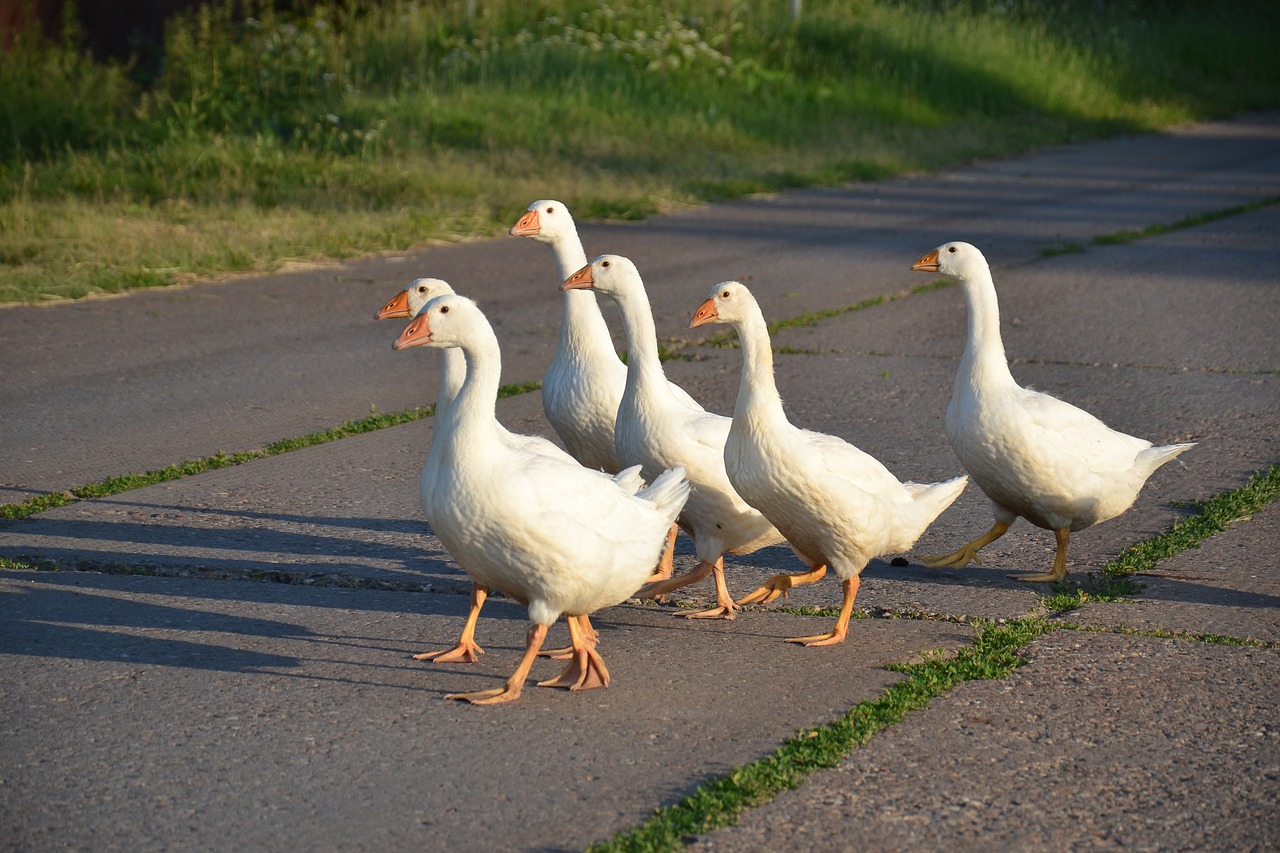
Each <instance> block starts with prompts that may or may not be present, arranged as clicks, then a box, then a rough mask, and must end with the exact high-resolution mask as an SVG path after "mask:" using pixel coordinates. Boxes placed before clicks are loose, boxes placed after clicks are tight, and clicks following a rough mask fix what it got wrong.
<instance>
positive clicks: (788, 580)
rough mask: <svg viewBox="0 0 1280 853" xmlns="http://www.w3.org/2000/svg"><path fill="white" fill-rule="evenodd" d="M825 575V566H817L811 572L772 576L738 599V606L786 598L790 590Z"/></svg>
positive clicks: (766, 602)
mask: <svg viewBox="0 0 1280 853" xmlns="http://www.w3.org/2000/svg"><path fill="white" fill-rule="evenodd" d="M826 573H827V567H826V566H818V567H817V568H815V569H813V570H812V571H808V572H798V573H796V574H794V575H774V576H773V577H771V578H769V579H768V580H767V581H765V582H764V585H763V586H761V587H760V588H759V589H756V590H755V591H753V592H750V593H748V594H747V595H745V596H743V597H742V598H739V599H738V604H739V605H742V604H768V603H769V602H770V601H773V600H775V599H776V598H778V596H782V597H783V598H786V597H787V596H788V595H789V594H790V593H791V590H792V588H794V587H797V586H804V585H805V584H807V583H813V582H815V581H818V580H821V579H822V576H823V575H825V574H826Z"/></svg>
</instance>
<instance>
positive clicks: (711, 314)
mask: <svg viewBox="0 0 1280 853" xmlns="http://www.w3.org/2000/svg"><path fill="white" fill-rule="evenodd" d="M754 301H755V299H754V297H752V295H751V291H749V290H747V287H746V285H744V284H743V283H742V282H740V281H722V282H720V283H719V284H717V285H716V286H715V287H713V288H711V295H710V296H708V297H707V301H706V302H703V303H702V304H701V305H700V306H698V310H697V311H695V312H694V315H693V319H692V320H690V321H689V328H690V329H692V328H694V327H696V326H701V325H703V324H704V323H729V324H731V325H735V326H736V325H737V324H738V323H740V322H741V321H742V320H744V319H745V318H746V316H747V310H748V309H749V307H750V305H751V303H753V302H754Z"/></svg>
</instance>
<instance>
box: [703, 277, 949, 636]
mask: <svg viewBox="0 0 1280 853" xmlns="http://www.w3.org/2000/svg"><path fill="white" fill-rule="evenodd" d="M704 323H728V324H729V325H731V326H733V328H734V329H735V330H737V332H738V338H739V340H740V341H741V342H742V379H741V381H740V383H739V385H738V402H737V405H736V406H735V408H734V410H733V425H732V426H731V427H729V439H728V441H727V442H726V443H725V446H724V464H725V470H726V471H728V474H729V482H731V483H732V484H733V488H734V489H735V490H737V492H738V494H740V495H742V497H743V499H744V500H746V502H747V503H749V504H751V505H752V506H753V507H755V508H756V509H758V510H760V512H762V513H763V514H764V516H765V518H767V519H769V521H771V522H773V523H774V524H775V525H776V526H777V528H778V530H780V531H781V532H782V534H783V535H784V536H786V537H787V541H788V542H789V543H791V547H792V549H794V550H795V552H796V553H797V554H798V555H799V556H800V558H801V559H802V560H804V561H805V562H806V563H808V565H809V568H810V571H808V572H804V573H801V574H797V575H776V576H774V577H773V578H771V579H770V580H769V582H768V583H766V584H765V585H764V586H762V587H760V589H758V590H756V591H755V592H753V593H752V594H751V595H748V596H747V597H746V598H744V599H742V600H743V602H749V601H758V602H760V603H767V602H769V601H772V600H773V599H775V598H777V597H778V596H779V595H784V596H785V595H786V594H787V591H788V590H790V589H791V588H792V587H794V586H798V585H799V584H802V583H812V582H813V581H816V580H818V579H819V578H821V577H822V576H823V574H825V573H826V570H827V566H830V567H831V568H832V569H834V570H835V573H836V576H837V577H839V578H840V585H841V591H842V593H843V601H842V602H841V605H840V615H839V616H838V617H837V618H836V624H835V627H834V628H833V629H832V630H831V631H830V633H826V634H817V635H814V636H810V637H793V638H791V639H790V640H788V642H792V643H801V644H803V645H806V646H829V645H834V644H835V643H839V642H842V641H843V640H844V638H845V636H846V634H847V632H848V627H849V617H850V616H851V615H852V613H853V600H854V597H855V596H857V594H858V579H859V576H860V575H861V573H862V570H863V569H864V568H865V567H866V565H867V562H868V561H869V560H870V559H871V558H872V557H878V556H880V555H881V554H892V553H896V552H900V551H906V550H908V549H909V548H910V547H911V546H912V545H913V544H915V541H916V539H917V538H918V537H919V536H920V534H922V533H923V532H924V531H925V528H927V527H928V526H929V525H930V524H931V523H933V520H934V519H935V518H937V517H938V515H939V514H941V513H942V511H943V510H945V509H946V508H947V507H949V506H950V505H951V503H952V501H954V500H955V499H956V498H957V497H958V496H959V495H960V492H962V491H963V490H964V487H965V483H966V482H968V478H967V477H963V476H961V477H956V478H955V479H952V480H947V481H945V482H942V483H933V484H929V485H920V484H917V483H901V482H899V481H898V478H897V477H895V476H893V474H891V473H889V470H888V469H887V468H885V467H884V465H882V464H881V463H880V462H879V460H877V459H876V458H875V457H873V456H870V455H869V454H867V453H864V452H863V451H861V450H859V449H858V448H856V447H854V446H853V445H852V444H849V443H848V442H846V441H844V440H843V439H840V438H836V437H835V436H832V435H825V434H823V433H818V432H811V431H810V430H806V429H800V428H799V427H796V426H794V425H793V424H792V423H791V422H790V421H789V420H788V419H787V415H786V412H784V411H783V409H782V398H781V397H779V396H778V388H777V385H776V383H775V381H774V375H773V349H772V347H771V345H770V342H769V330H768V327H767V326H766V325H765V321H764V315H763V314H762V313H761V312H760V306H759V304H758V303H757V302H756V300H755V297H754V296H752V295H751V292H750V291H749V290H747V288H746V287H745V286H743V285H742V284H741V283H740V282H736V281H725V282H721V283H720V284H717V285H716V286H715V288H713V289H712V291H711V295H710V297H708V298H707V300H706V301H705V302H703V303H702V305H701V306H700V307H699V308H698V310H697V312H696V313H695V314H694V315H693V320H692V322H690V324H689V326H690V328H692V327H694V326H701V325H702V324H704Z"/></svg>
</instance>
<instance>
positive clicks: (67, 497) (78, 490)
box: [0, 382, 542, 519]
mask: <svg viewBox="0 0 1280 853" xmlns="http://www.w3.org/2000/svg"><path fill="white" fill-rule="evenodd" d="M541 387H542V385H541V384H540V383H538V382H525V383H523V384H520V385H504V386H502V387H501V388H500V389H498V399H504V398H506V397H515V396H518V395H520V394H527V393H529V392H530V391H537V390H538V389H540V388H541ZM433 414H435V406H427V407H425V408H413V409H405V410H404V411H401V412H394V413H391V414H381V413H379V412H377V411H373V410H370V414H369V416H368V417H365V418H361V419H359V420H355V421H347V422H346V423H344V424H341V425H340V426H337V427H334V428H333V429H326V430H320V431H318V432H313V433H310V434H308V435H304V436H299V437H297V438H286V439H282V440H280V441H276V442H272V443H271V444H268V445H267V446H266V447H260V448H258V449H257V450H244V451H241V452H239V453H223V452H222V451H219V452H218V453H217V454H216V455H214V456H206V457H204V458H203V459H188V460H186V461H184V462H179V463H177V464H174V465H166V466H165V467H163V468H158V469H156V470H154V471H147V472H145V473H142V474H119V475H117V476H114V477H108V478H106V479H105V480H99V481H98V482H96V483H89V484H88V485H85V486H77V487H75V488H73V489H71V490H69V491H66V492H49V493H47V494H43V495H36V496H35V497H33V498H28V499H27V500H25V501H22V502H20V503H12V504H4V505H3V506H0V518H4V519H15V518H26V517H27V516H29V515H35V514H36V513H38V512H44V511H45V510H47V509H53V508H55V507H60V506H66V505H67V504H71V503H75V502H76V501H77V500H87V499H90V498H105V497H108V496H110V495H118V494H120V493H121V492H127V491H130V490H131V489H140V488H142V487H143V486H154V485H155V484H156V483H165V482H168V481H170V480H178V479H181V478H183V477H190V476H192V475H194V474H203V473H204V472H206V471H215V470H217V469H219V468H230V467H231V466H233V465H243V464H244V463H246V462H252V461H253V460H255V459H265V458H267V457H269V456H278V455H280V454H281V453H288V452H289V451H291V450H301V449H302V448H304V447H311V446H313V445H316V444H327V443H329V442H331V441H337V440H338V439H340V438H348V437H350V436H353V435H360V434H362V433H366V432H374V431H375V430H380V429H386V428H387V427H393V426H399V425H400V424H405V423H409V422H411V421H418V420H422V419H423V418H428V417H431V415H433Z"/></svg>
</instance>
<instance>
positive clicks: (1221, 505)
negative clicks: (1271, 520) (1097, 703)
mask: <svg viewBox="0 0 1280 853" xmlns="http://www.w3.org/2000/svg"><path fill="white" fill-rule="evenodd" d="M1277 498H1280V465H1272V466H1270V467H1269V468H1266V469H1264V470H1262V471H1258V472H1256V473H1254V475H1253V476H1252V477H1250V478H1249V481H1248V482H1247V483H1245V484H1244V485H1243V486H1241V487H1240V488H1238V489H1232V490H1231V491H1229V492H1222V493H1220V494H1217V495H1214V496H1213V497H1211V498H1209V499H1208V500H1205V501H1193V502H1192V503H1191V504H1190V505H1191V506H1193V507H1198V508H1199V510H1200V512H1199V514H1197V515H1192V516H1188V517H1186V518H1180V519H1178V520H1177V521H1175V522H1173V524H1171V525H1169V528H1168V529H1167V530H1165V531H1164V532H1163V533H1158V534H1156V535H1155V536H1153V537H1151V538H1150V539H1146V540H1144V541H1142V542H1138V543H1136V544H1134V545H1130V546H1129V547H1128V548H1126V549H1124V551H1122V552H1121V553H1120V555H1119V556H1118V557H1116V558H1115V559H1114V560H1112V561H1111V562H1109V563H1107V564H1106V565H1105V566H1103V567H1102V569H1101V571H1099V572H1098V573H1096V574H1095V573H1094V572H1089V573H1088V574H1087V575H1086V576H1085V580H1084V581H1083V582H1080V581H1061V582H1059V583H1056V584H1054V585H1053V591H1054V594H1053V595H1050V596H1046V597H1045V598H1044V600H1043V602H1042V603H1043V605H1044V607H1045V608H1046V609H1048V610H1050V611H1054V612H1058V613H1063V612H1067V611H1070V610H1075V609H1076V608H1077V607H1080V606H1081V605H1082V604H1084V603H1085V602H1086V601H1119V600H1121V599H1123V598H1125V597H1126V596H1130V595H1134V594H1135V593H1137V592H1138V591H1139V590H1141V589H1142V584H1140V583H1138V582H1137V581H1135V580H1134V579H1133V577H1132V576H1133V575H1135V574H1138V573H1139V572H1146V571H1150V570H1152V569H1154V568H1155V567H1156V565H1157V564H1158V563H1159V562H1160V561H1162V560H1167V559H1169V558H1170V557H1172V556H1174V555H1175V554H1178V553H1181V552H1182V551H1186V550H1187V549H1188V548H1198V547H1200V543H1201V542H1203V541H1204V540H1205V539H1208V538H1209V537H1210V536H1213V535H1215V534H1218V533H1221V532H1223V531H1224V530H1226V529H1228V528H1229V527H1231V526H1232V525H1233V524H1236V523H1237V522H1240V521H1247V520H1248V519H1249V518H1250V517H1251V516H1252V515H1253V514H1254V513H1255V512H1257V511H1259V510H1261V509H1262V508H1264V507H1266V506H1267V505H1268V504H1271V503H1273V502H1274V501H1275V500H1276V499H1277Z"/></svg>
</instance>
